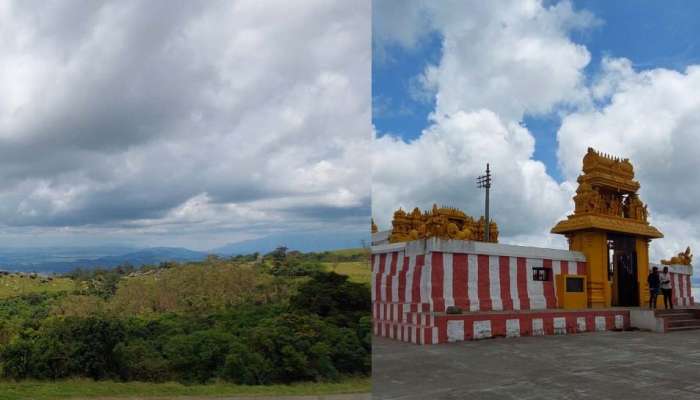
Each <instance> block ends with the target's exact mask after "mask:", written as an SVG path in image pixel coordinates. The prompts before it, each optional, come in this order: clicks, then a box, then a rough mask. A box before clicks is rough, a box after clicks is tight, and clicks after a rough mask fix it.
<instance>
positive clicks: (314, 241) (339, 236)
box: [210, 232, 370, 255]
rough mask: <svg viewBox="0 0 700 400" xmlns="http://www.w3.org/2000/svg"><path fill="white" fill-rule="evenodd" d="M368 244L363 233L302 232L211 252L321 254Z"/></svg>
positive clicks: (368, 240) (216, 249)
mask: <svg viewBox="0 0 700 400" xmlns="http://www.w3.org/2000/svg"><path fill="white" fill-rule="evenodd" d="M369 242H370V234H369V232H368V233H364V232H343V233H338V232H313V233H308V232H303V233H283V234H274V235H269V236H265V237H263V238H259V239H253V240H245V241H241V242H236V243H230V244H227V245H225V246H221V247H218V248H215V249H213V250H211V251H210V252H211V253H214V254H219V255H237V254H251V253H255V252H258V253H263V254H264V253H269V252H270V251H272V250H274V249H276V248H277V247H279V246H286V247H287V248H289V249H290V250H298V251H302V252H321V251H326V250H338V249H348V248H357V247H361V246H362V245H363V244H368V243H369Z"/></svg>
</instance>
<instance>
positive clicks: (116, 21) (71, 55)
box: [0, 0, 371, 248]
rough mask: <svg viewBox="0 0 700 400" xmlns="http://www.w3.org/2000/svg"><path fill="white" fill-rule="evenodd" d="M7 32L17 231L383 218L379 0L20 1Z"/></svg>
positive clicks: (137, 230)
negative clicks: (373, 107)
mask: <svg viewBox="0 0 700 400" xmlns="http://www.w3.org/2000/svg"><path fill="white" fill-rule="evenodd" d="M0 38H1V39H0V65H3V68H2V70H0V91H2V93H3V96H2V98H1V99H0V180H1V181H2V182H3V187H2V188H1V189H0V224H2V225H4V229H5V231H6V232H10V231H12V232H17V230H16V229H15V228H14V227H25V229H26V230H32V231H33V232H34V233H37V232H39V234H36V235H35V236H34V237H37V238H40V237H41V234H40V232H42V231H44V232H47V237H48V232H49V231H51V232H53V231H54V230H56V229H61V228H64V227H68V228H70V229H69V230H68V231H67V232H71V233H70V234H75V235H83V234H84V235H85V236H84V237H86V238H87V240H93V239H94V238H95V237H96V236H97V234H90V233H85V232H93V233H96V232H99V235H103V236H109V235H110V232H115V234H116V232H119V234H122V232H131V233H132V234H133V235H141V237H142V240H144V241H146V242H148V241H149V240H151V239H149V238H152V239H153V240H157V241H160V242H162V241H164V240H166V239H162V238H161V236H160V235H163V236H167V235H168V232H167V231H168V230H170V232H171V233H170V235H182V236H185V235H187V234H189V235H190V236H191V237H192V240H193V241H195V240H198V241H199V242H198V243H196V244H194V245H195V246H197V247H200V248H202V247H204V248H206V246H208V245H207V243H203V242H204V240H200V239H195V237H197V236H200V235H201V236H206V237H207V240H211V239H212V238H216V240H230V239H234V238H236V237H239V236H245V235H246V229H248V228H249V227H253V229H255V231H256V233H257V234H259V233H261V232H264V231H265V230H266V229H268V230H280V229H291V230H298V229H303V228H305V227H308V226H319V225H324V224H325V225H326V226H336V227H338V228H339V229H344V230H345V229H349V228H348V227H350V228H351V229H362V228H363V227H364V225H365V224H366V218H364V217H362V216H361V215H360V214H362V213H363V212H364V213H365V214H367V213H368V211H367V207H368V202H369V187H370V182H369V174H368V173H367V168H366V165H368V164H369V155H368V148H369V146H370V140H371V137H370V133H369V132H370V129H371V127H370V123H369V121H370V112H371V111H370V68H369V65H370V57H371V55H370V50H371V49H370V4H369V1H361V2H326V1H310V2H305V3H304V4H292V3H289V2H284V1H273V2H266V4H265V5H264V6H263V5H261V4H260V3H259V2H258V1H253V0H251V1H248V0H244V1H237V2H228V1H211V2H206V3H193V2H187V1H182V2H179V1H153V2H142V1H119V2H116V1H115V2H105V3H102V2H100V3H91V4H89V5H86V4H85V3H84V2H79V1H75V2H71V1H55V2H41V5H40V6H39V4H32V3H31V2H3V5H2V6H0ZM276 199H280V201H279V202H275V200H276ZM314 207H317V208H318V209H319V210H327V211H328V212H326V213H325V214H324V213H323V212H319V213H316V214H313V215H312V214H311V213H309V212H308V211H306V210H308V209H312V208H314ZM299 210H301V211H299ZM337 213H340V214H343V213H345V214H348V215H354V217H353V216H348V217H346V218H340V219H338V218H337V215H336V214H337ZM265 224H268V225H265ZM175 226H177V228H176V229H175V228H174V227H175ZM164 227H167V228H164ZM130 229H131V230H130ZM176 230H177V231H178V233H177V234H175V233H174V231H176ZM78 232H79V233H78ZM151 233H153V234H154V235H158V236H157V237H156V236H149V235H150V234H151ZM66 234H67V235H68V234H69V233H66ZM247 234H249V232H248V233H247ZM52 237H53V236H52ZM76 237H77V236H76ZM37 240H38V239H37ZM52 240H54V239H52ZM80 240H82V239H80ZM177 240H180V239H177Z"/></svg>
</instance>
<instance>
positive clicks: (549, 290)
mask: <svg viewBox="0 0 700 400" xmlns="http://www.w3.org/2000/svg"><path fill="white" fill-rule="evenodd" d="M542 266H543V267H544V268H545V269H546V270H547V271H549V274H548V275H549V279H548V280H546V281H544V282H542V288H543V291H544V299H545V301H546V302H547V308H556V307H557V298H556V295H555V294H554V271H552V260H547V259H545V260H542Z"/></svg>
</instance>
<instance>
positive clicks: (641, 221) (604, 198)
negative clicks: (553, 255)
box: [552, 147, 663, 238]
mask: <svg viewBox="0 0 700 400" xmlns="http://www.w3.org/2000/svg"><path fill="white" fill-rule="evenodd" d="M577 181H578V184H579V185H578V189H576V195H575V196H574V213H573V214H572V215H569V216H568V218H567V219H566V220H564V221H560V222H559V223H558V224H557V225H556V226H555V227H554V228H553V229H552V232H553V233H561V234H566V233H567V232H571V231H577V230H581V229H586V228H590V229H604V230H608V231H615V232H620V233H628V234H635V235H641V236H645V237H648V238H660V237H663V235H662V234H661V232H659V231H658V230H657V229H656V228H654V227H653V226H651V225H649V222H648V221H647V219H648V217H649V211H648V210H647V206H646V205H645V204H644V203H643V202H642V200H641V199H640V198H639V195H638V194H637V191H638V190H639V182H637V181H635V180H634V168H633V167H632V164H631V163H630V161H629V159H627V158H625V159H620V158H617V157H612V156H608V155H605V154H601V153H599V152H597V151H595V150H593V149H592V148H590V147H589V148H588V152H587V153H586V155H585V156H584V157H583V174H581V175H579V177H578V179H577Z"/></svg>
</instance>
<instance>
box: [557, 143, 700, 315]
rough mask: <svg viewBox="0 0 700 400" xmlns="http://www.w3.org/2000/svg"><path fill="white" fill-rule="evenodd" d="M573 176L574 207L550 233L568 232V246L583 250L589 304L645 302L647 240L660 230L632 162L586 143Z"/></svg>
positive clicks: (607, 305)
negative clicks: (642, 194) (578, 171)
mask: <svg viewBox="0 0 700 400" xmlns="http://www.w3.org/2000/svg"><path fill="white" fill-rule="evenodd" d="M577 181H578V189H577V190H576V195H575V196H574V212H573V214H571V215H569V216H568V217H567V219H566V220H563V221H560V222H559V223H557V224H556V226H555V227H554V228H552V233H558V234H563V235H566V237H567V239H568V242H569V250H574V251H580V252H582V253H583V254H584V255H585V256H586V259H587V260H588V269H587V274H588V279H587V285H588V287H587V291H588V302H589V306H590V307H593V308H603V307H611V306H626V307H630V306H639V305H640V304H643V302H644V301H645V299H646V296H647V295H646V294H647V293H648V287H647V286H648V285H647V275H648V274H649V242H650V240H651V239H655V238H661V237H663V234H661V232H659V230H658V229H656V228H655V227H653V226H651V225H650V224H649V222H648V220H647V219H648V217H649V213H648V210H647V206H646V205H645V204H644V203H643V202H642V200H641V199H640V198H639V194H638V193H637V192H638V190H639V182H637V181H635V180H634V168H633V167H632V164H631V163H630V161H629V160H628V159H626V158H625V159H620V158H616V157H611V156H609V155H605V154H601V153H599V152H597V151H595V150H593V149H592V148H588V152H587V153H586V155H585V156H584V158H583V174H581V175H579V177H578V180H577ZM688 251H689V250H688ZM640 299H641V303H640Z"/></svg>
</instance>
